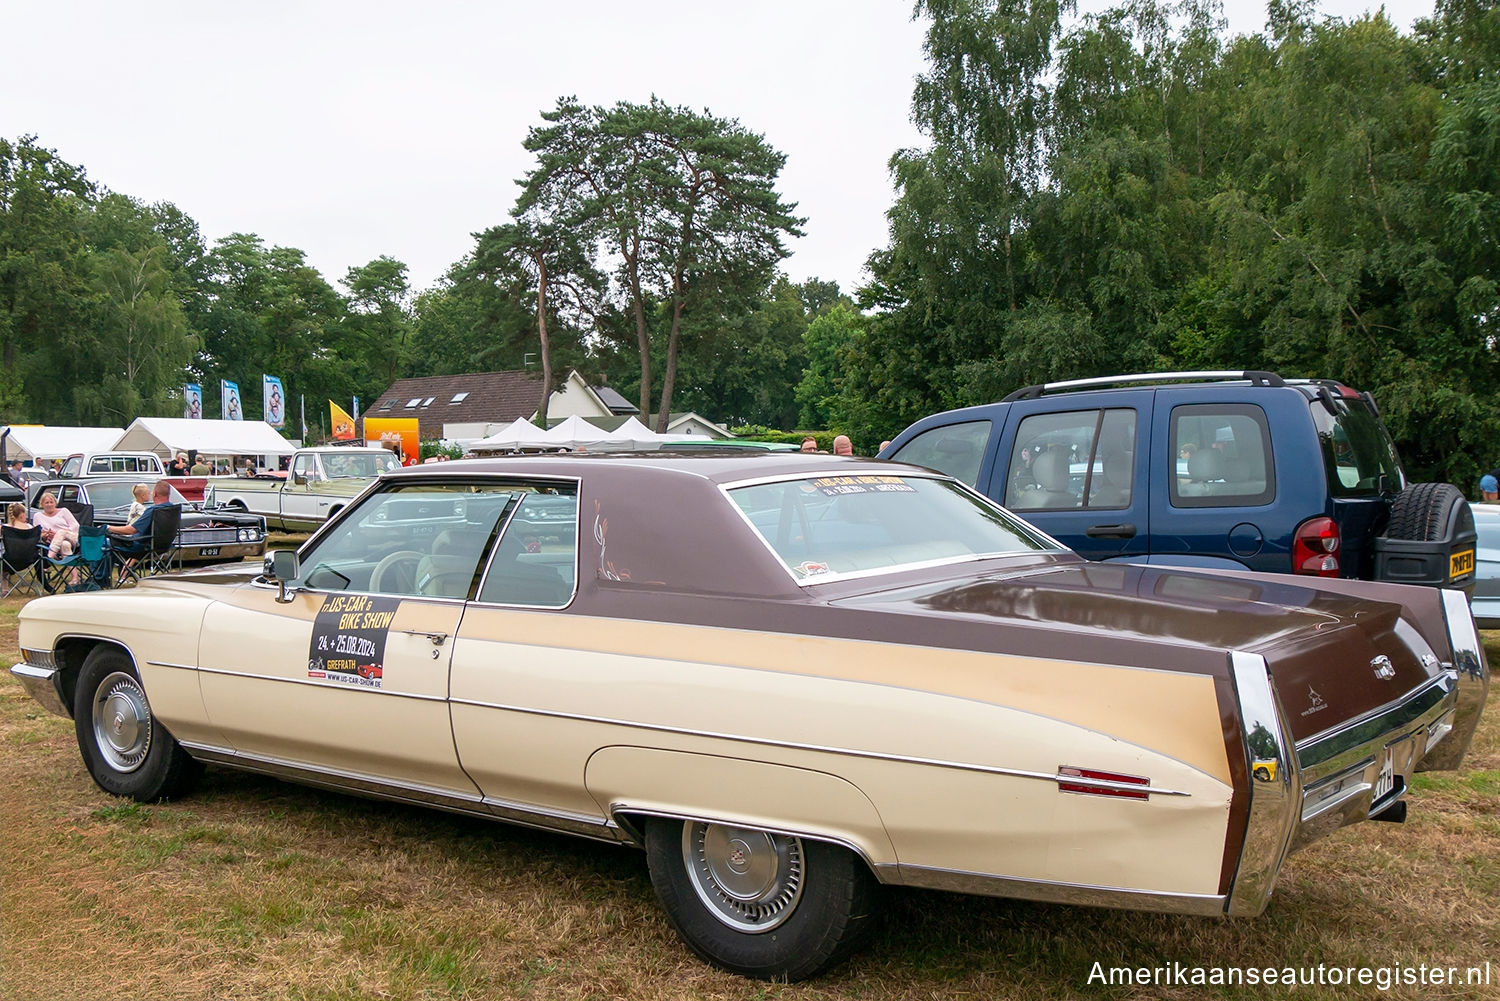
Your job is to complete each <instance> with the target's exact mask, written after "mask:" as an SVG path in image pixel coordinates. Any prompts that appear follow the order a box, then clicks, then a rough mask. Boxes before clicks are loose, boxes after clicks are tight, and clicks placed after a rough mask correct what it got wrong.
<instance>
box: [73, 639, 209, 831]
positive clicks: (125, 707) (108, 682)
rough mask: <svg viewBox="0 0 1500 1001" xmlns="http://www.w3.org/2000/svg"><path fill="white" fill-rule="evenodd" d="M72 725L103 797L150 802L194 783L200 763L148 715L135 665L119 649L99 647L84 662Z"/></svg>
mask: <svg viewBox="0 0 1500 1001" xmlns="http://www.w3.org/2000/svg"><path fill="white" fill-rule="evenodd" d="M73 726H74V729H75V730H76V732H77V734H78V749H79V750H80V751H82V752H83V763H84V764H85V765H87V766H88V770H89V774H90V775H92V776H93V778H94V781H95V782H96V783H97V784H98V786H99V788H100V789H103V790H104V791H105V792H107V793H111V794H113V795H115V796H129V797H130V798H131V799H134V800H139V801H140V802H142V803H154V802H156V801H157V800H161V799H168V798H171V797H175V796H180V795H182V794H184V793H186V792H187V791H188V790H189V789H191V788H192V786H193V783H194V782H196V781H197V779H198V773H199V771H200V766H199V764H198V763H197V762H196V761H194V760H193V759H192V758H191V757H189V756H188V753H187V752H186V751H184V750H183V749H182V746H181V745H180V744H178V743H177V741H176V740H175V739H174V738H173V737H172V735H171V734H170V733H168V732H167V729H166V727H164V726H162V725H161V721H159V720H158V719H157V718H156V717H155V716H154V715H153V714H152V712H151V703H150V702H148V701H147V699H146V690H145V688H143V687H142V686H141V680H140V677H139V676H138V675H137V674H136V670H135V665H134V664H133V663H131V660H130V658H129V657H128V656H126V654H125V652H124V651H122V650H120V649H119V648H118V647H98V648H97V649H95V650H94V652H93V653H91V654H89V655H88V658H87V659H86V660H85V661H84V662H83V670H82V671H81V672H80V673H79V676H78V687H77V689H76V690H75V691H74V693H73Z"/></svg>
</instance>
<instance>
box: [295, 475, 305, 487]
mask: <svg viewBox="0 0 1500 1001" xmlns="http://www.w3.org/2000/svg"><path fill="white" fill-rule="evenodd" d="M292 482H293V483H295V484H297V486H299V487H305V486H307V477H306V476H303V475H302V474H301V473H298V474H297V475H296V476H293V477H292Z"/></svg>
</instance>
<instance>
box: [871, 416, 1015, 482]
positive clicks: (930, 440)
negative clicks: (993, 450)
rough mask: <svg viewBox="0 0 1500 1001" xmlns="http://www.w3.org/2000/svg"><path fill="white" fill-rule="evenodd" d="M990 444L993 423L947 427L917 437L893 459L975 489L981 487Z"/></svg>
mask: <svg viewBox="0 0 1500 1001" xmlns="http://www.w3.org/2000/svg"><path fill="white" fill-rule="evenodd" d="M989 440H990V422H989V421H966V422H964V423H963V424H947V425H944V426H943V427H940V428H933V429H932V430H931V431H924V432H922V433H921V434H919V435H917V436H916V437H915V438H913V439H912V440H911V441H909V442H907V443H906V444H905V445H902V446H901V450H900V451H898V452H896V453H895V454H894V455H892V456H891V458H892V459H893V460H894V461H896V462H910V463H912V464H913V465H917V466H926V467H927V468H929V469H936V470H937V471H938V472H940V473H947V474H948V475H949V476H951V477H953V478H954V479H956V480H963V481H964V482H965V483H967V484H968V485H969V486H971V487H972V486H977V485H978V483H979V467H980V465H981V464H982V463H983V462H984V449H985V446H986V445H988V444H989Z"/></svg>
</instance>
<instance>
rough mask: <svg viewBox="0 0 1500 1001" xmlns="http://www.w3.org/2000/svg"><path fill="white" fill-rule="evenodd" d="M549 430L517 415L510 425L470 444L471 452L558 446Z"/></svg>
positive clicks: (512, 450)
mask: <svg viewBox="0 0 1500 1001" xmlns="http://www.w3.org/2000/svg"><path fill="white" fill-rule="evenodd" d="M557 447H558V446H557V445H556V444H555V443H554V442H553V441H552V439H551V438H549V437H548V435H547V432H546V431H543V430H542V429H541V428H539V427H537V426H536V425H535V424H533V423H531V422H530V421H528V420H527V419H526V418H524V417H517V418H516V419H515V420H514V421H512V422H511V423H510V424H509V425H507V426H506V427H504V428H502V429H501V430H500V431H497V432H496V433H494V434H492V435H490V436H489V437H487V438H481V439H480V440H478V441H476V442H471V443H470V444H469V451H471V452H514V451H516V450H517V449H523V448H557Z"/></svg>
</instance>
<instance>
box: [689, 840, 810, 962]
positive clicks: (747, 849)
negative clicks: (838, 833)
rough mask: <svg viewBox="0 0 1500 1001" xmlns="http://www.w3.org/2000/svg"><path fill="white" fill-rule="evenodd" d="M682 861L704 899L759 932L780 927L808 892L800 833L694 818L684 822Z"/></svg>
mask: <svg viewBox="0 0 1500 1001" xmlns="http://www.w3.org/2000/svg"><path fill="white" fill-rule="evenodd" d="M682 861H683V867H684V868H685V869H686V870H687V874H688V880H689V881H690V882H691V883H692V884H693V890H694V891H695V892H696V893H697V894H698V899H699V900H701V901H703V903H704V905H705V906H706V907H707V908H708V912H709V913H710V914H712V915H713V916H714V917H716V918H718V919H719V920H720V921H722V922H723V923H724V924H726V925H728V926H729V927H730V928H733V929H734V930H735V931H740V932H746V933H748V934H751V935H755V934H759V933H761V932H768V931H770V930H771V929H773V928H776V927H779V926H780V925H781V924H782V922H784V921H786V920H787V919H788V918H790V917H791V916H792V915H793V914H794V913H795V912H796V910H797V901H798V900H799V899H800V898H801V897H802V885H803V879H804V871H803V866H804V856H803V853H802V842H801V840H800V839H798V838H791V837H787V836H786V835H782V834H769V833H767V832H766V831H758V830H755V829H753V828H748V827H729V826H727V825H724V824H704V823H696V822H690V823H686V824H683V825H682Z"/></svg>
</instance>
